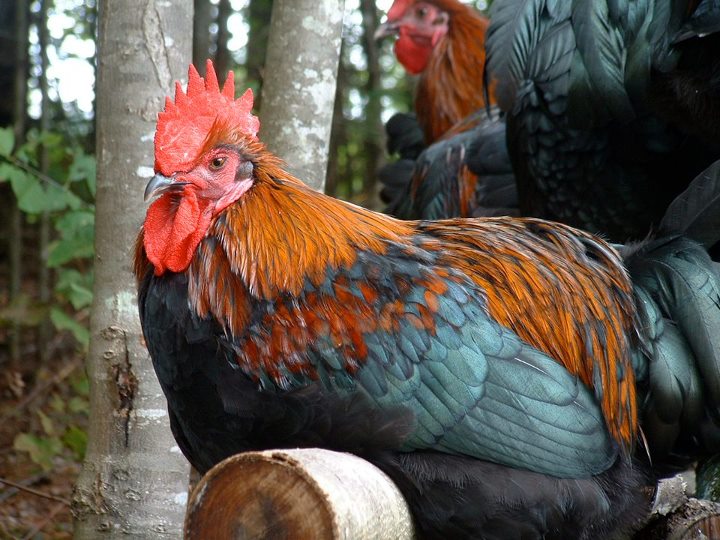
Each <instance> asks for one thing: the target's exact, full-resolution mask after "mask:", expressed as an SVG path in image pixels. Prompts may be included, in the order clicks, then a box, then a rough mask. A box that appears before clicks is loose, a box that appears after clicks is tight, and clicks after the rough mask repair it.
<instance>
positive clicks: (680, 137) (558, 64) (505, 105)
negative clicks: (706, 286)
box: [486, 0, 720, 242]
mask: <svg viewBox="0 0 720 540" xmlns="http://www.w3.org/2000/svg"><path fill="white" fill-rule="evenodd" d="M490 16H491V20H492V23H491V25H490V29H489V30H488V35H487V39H486V45H487V50H488V59H487V71H488V75H489V79H488V80H493V82H494V83H495V86H494V89H495V95H496V96H497V100H498V103H499V104H500V106H501V108H502V109H503V110H504V111H506V112H507V126H508V129H507V139H508V147H509V151H510V157H511V159H512V164H513V171H514V173H515V175H516V179H517V183H518V190H519V201H520V210H521V213H522V214H523V215H532V216H537V217H543V218H547V219H554V220H558V221H562V222H564V223H568V224H571V225H574V226H577V227H581V228H583V229H586V230H589V231H593V232H598V233H602V234H605V235H607V236H608V237H609V238H611V239H612V240H615V241H618V242H624V241H627V240H628V239H633V238H634V239H639V238H644V237H645V236H646V235H647V234H648V233H649V232H650V231H651V230H652V229H653V227H657V225H658V224H659V222H660V219H661V218H662V216H663V214H664V212H665V210H666V208H667V206H668V204H670V202H671V201H672V200H673V199H674V198H675V197H676V196H677V195H678V194H679V193H680V192H681V191H683V190H684V189H685V188H686V187H687V185H688V184H689V183H690V181H691V180H692V179H693V178H695V177H696V176H697V175H698V174H699V173H700V172H701V171H703V170H704V169H705V168H706V167H708V166H709V165H710V164H711V163H712V162H714V161H715V160H717V159H718V158H720V33H718V30H720V5H718V3H717V2H715V1H712V0H639V1H634V2H626V1H621V2H610V1H607V0H574V1H572V2H570V1H568V2H549V1H546V0H530V1H527V0H496V1H495V2H493V3H492V6H491V11H490Z"/></svg>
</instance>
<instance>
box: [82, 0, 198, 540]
mask: <svg viewBox="0 0 720 540" xmlns="http://www.w3.org/2000/svg"><path fill="white" fill-rule="evenodd" d="M192 11H193V8H192V0H183V1H181V2H159V1H154V0H144V1H143V2H136V1H132V0H112V1H106V2H101V4H100V13H99V24H100V26H99V33H98V36H99V39H98V53H99V54H98V83H97V107H98V110H97V160H98V179H97V199H96V242H95V249H96V259H95V286H94V298H93V305H92V315H91V320H90V332H91V340H90V352H89V356H88V360H87V371H88V377H89V379H90V407H91V413H90V426H89V430H88V436H89V440H88V448H87V454H86V457H85V463H84V465H83V470H82V472H81V474H80V477H79V479H78V484H77V486H76V490H75V493H74V496H73V511H74V515H75V517H76V522H75V538H77V539H86V538H92V539H95V538H101V537H102V538H105V539H108V538H128V535H130V536H132V537H135V538H179V537H180V535H181V531H182V523H183V517H184V511H185V503H186V498H187V479H188V471H189V466H188V464H187V462H186V461H185V458H184V457H183V455H182V454H181V452H180V449H179V448H178V446H177V445H176V443H175V441H174V440H173V438H172V435H171V434H170V429H169V421H168V414H167V410H166V403H165V399H164V397H163V394H162V391H161V389H160V387H159V385H158V383H157V379H156V377H155V373H154V371H153V368H152V363H151V361H150V357H149V355H148V352H147V350H146V348H145V345H144V342H143V338H142V332H141V329H140V322H139V320H138V310H137V296H136V285H135V279H134V276H133V274H132V259H133V251H134V250H133V245H134V241H135V237H136V235H137V232H138V230H139V228H140V224H141V222H142V219H143V217H144V214H145V205H144V204H143V189H144V187H145V183H146V182H147V181H148V179H149V178H150V177H151V176H152V164H153V132H154V130H155V122H156V119H157V113H158V112H159V111H160V110H161V109H162V107H163V101H164V97H165V96H166V95H172V94H173V93H174V91H173V81H174V80H176V79H184V78H185V76H186V73H187V65H188V62H189V60H190V55H191V48H192V43H191V36H192Z"/></svg>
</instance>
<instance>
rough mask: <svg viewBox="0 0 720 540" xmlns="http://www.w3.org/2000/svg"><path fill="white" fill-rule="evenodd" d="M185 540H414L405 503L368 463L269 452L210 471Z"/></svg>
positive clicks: (314, 452) (319, 452) (316, 452)
mask: <svg viewBox="0 0 720 540" xmlns="http://www.w3.org/2000/svg"><path fill="white" fill-rule="evenodd" d="M185 538H187V539H190V540H195V539H197V540H200V539H212V538H234V539H246V538H258V539H259V538H287V539H291V538H316V539H332V540H339V539H348V540H350V539H353V540H354V539H375V538H397V539H411V538H413V525H412V519H411V517H410V512H409V510H408V507H407V504H406V503H405V501H404V499H403V498H402V495H401V494H400V492H399V491H398V489H397V488H396V487H395V485H394V484H393V483H392V481H391V480H390V479H389V478H388V477H387V476H386V475H385V474H384V473H383V472H382V471H380V470H379V469H377V468H376V467H375V466H374V465H372V464H370V463H368V462H367V461H365V460H363V459H360V458H358V457H357V456H353V455H351V454H344V453H339V452H332V451H329V450H323V449H317V448H313V449H297V450H268V451H265V452H248V453H244V454H238V455H235V456H232V457H230V458H228V459H226V460H224V461H222V462H221V463H219V464H218V465H216V466H215V467H213V468H212V469H211V470H210V471H209V472H208V473H207V474H206V475H205V476H204V477H203V479H202V480H201V481H200V483H199V484H198V485H197V487H196V488H195V490H194V491H193V493H192V495H191V497H190V503H189V505H188V512H187V516H186V519H185Z"/></svg>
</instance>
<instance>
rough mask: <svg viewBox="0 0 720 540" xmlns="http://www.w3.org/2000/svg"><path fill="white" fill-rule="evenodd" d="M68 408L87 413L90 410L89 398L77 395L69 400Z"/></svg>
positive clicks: (72, 411)
mask: <svg viewBox="0 0 720 540" xmlns="http://www.w3.org/2000/svg"><path fill="white" fill-rule="evenodd" d="M67 405H68V410H69V411H70V412H71V413H82V414H85V415H87V414H88V413H89V412H90V403H89V402H88V400H87V398H84V397H80V396H75V397H73V398H70V400H69V401H68V404H67Z"/></svg>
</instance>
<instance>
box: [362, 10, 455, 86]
mask: <svg viewBox="0 0 720 540" xmlns="http://www.w3.org/2000/svg"><path fill="white" fill-rule="evenodd" d="M443 4H449V5H450V6H451V4H452V3H451V2H438V1H436V0H433V1H432V2H424V1H422V0H420V1H418V0H395V2H394V3H393V5H392V6H391V7H390V10H389V11H388V14H387V21H386V22H385V23H383V24H382V25H380V26H379V27H378V29H377V32H376V33H375V38H376V39H380V38H383V37H386V36H390V35H397V36H398V39H397V41H396V42H395V55H396V56H397V58H398V61H399V62H400V63H401V64H402V65H403V66H404V67H405V69H406V70H408V71H409V72H410V73H413V74H417V73H421V72H422V71H423V70H424V69H425V67H426V66H427V64H428V61H429V60H430V55H431V54H432V52H433V49H434V48H435V46H436V45H437V44H438V43H439V42H440V41H441V40H442V39H443V38H444V37H445V35H446V34H447V32H448V28H449V23H450V12H449V11H448V10H447V9H445V6H444V5H443Z"/></svg>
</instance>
